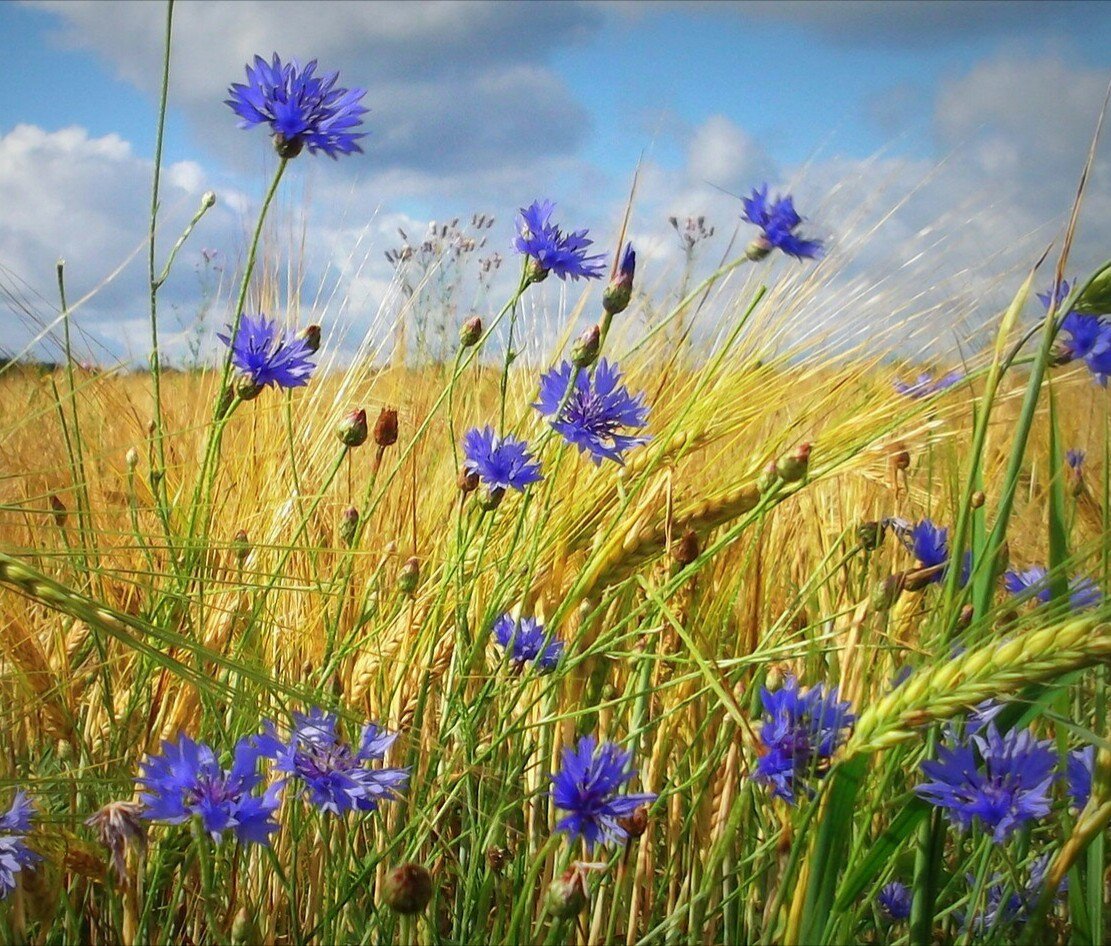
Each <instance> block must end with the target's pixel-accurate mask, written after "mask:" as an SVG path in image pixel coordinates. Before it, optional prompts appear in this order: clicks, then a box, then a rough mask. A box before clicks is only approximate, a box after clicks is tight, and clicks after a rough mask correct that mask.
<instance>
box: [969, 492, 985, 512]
mask: <svg viewBox="0 0 1111 946" xmlns="http://www.w3.org/2000/svg"><path fill="white" fill-rule="evenodd" d="M986 501H987V497H986V496H985V495H984V491H983V490H982V489H978V490H976V492H974V493H973V494H972V498H971V501H970V504H971V506H972V508H973V509H979V508H981V507H982V506H983V505H984V503H985V502H986Z"/></svg>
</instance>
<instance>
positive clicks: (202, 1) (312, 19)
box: [39, 0, 601, 174]
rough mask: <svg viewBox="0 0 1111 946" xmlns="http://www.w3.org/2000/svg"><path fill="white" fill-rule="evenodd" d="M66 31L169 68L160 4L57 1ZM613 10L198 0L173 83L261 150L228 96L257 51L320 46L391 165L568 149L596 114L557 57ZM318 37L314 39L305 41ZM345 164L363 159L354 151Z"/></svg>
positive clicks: (499, 160)
mask: <svg viewBox="0 0 1111 946" xmlns="http://www.w3.org/2000/svg"><path fill="white" fill-rule="evenodd" d="M39 5H40V6H42V7H43V8H45V9H48V10H51V11H52V12H54V13H55V14H57V16H58V17H59V20H60V23H61V24H62V25H61V28H60V30H59V32H58V37H57V38H58V39H59V41H60V42H62V43H64V44H67V45H70V46H73V47H77V48H83V49H90V50H92V51H94V52H95V53H97V54H99V55H100V56H102V57H104V58H105V59H106V60H107V61H108V62H110V63H111V64H112V65H113V67H114V68H115V69H116V71H117V73H118V74H119V75H120V76H121V77H123V78H124V79H126V80H127V81H129V82H131V83H132V84H134V85H135V86H137V87H138V88H140V89H145V90H147V91H149V92H153V91H154V90H155V88H156V86H157V83H158V82H159V81H160V76H161V70H160V63H161V55H162V36H163V32H164V29H165V23H164V9H163V7H162V5H161V4H119V3H116V2H112V0H104V2H83V3H72V2H68V0H66V2H46V3H42V4H39ZM600 19H601V13H600V11H598V10H595V9H593V8H591V7H588V6H585V5H582V4H562V3H528V4H472V3H461V2H437V3H422V4H419V5H417V4H407V3H404V4H380V3H337V2H316V3H281V2H274V0H240V2H236V3H226V2H218V0H185V2H181V3H178V4H177V6H176V7H175V15H174V49H173V56H174V60H173V86H172V97H173V101H174V102H175V104H177V105H179V106H180V107H181V108H183V109H184V111H185V112H186V114H187V115H188V116H189V118H190V120H191V122H192V126H193V128H194V130H195V132H196V134H197V135H198V136H199V138H200V140H202V141H204V142H205V143H206V144H207V145H208V146H209V147H210V148H211V149H213V150H214V151H215V152H216V153H219V154H220V155H222V156H224V157H235V158H238V159H239V160H243V159H244V157H245V156H248V155H253V154H255V153H256V151H255V150H254V149H252V148H251V147H250V146H249V145H248V144H247V143H246V142H245V141H244V140H243V138H242V135H241V133H239V132H238V131H237V130H236V128H235V125H234V122H232V121H231V120H230V119H229V113H228V111H227V108H226V107H225V106H224V105H223V104H221V103H222V99H223V98H224V97H225V95H224V93H225V91H226V89H227V86H228V84H229V83H230V82H232V81H238V80H239V79H241V77H242V75H243V66H244V64H245V63H246V62H248V61H250V60H251V58H252V57H253V56H254V55H255V54H256V53H260V54H262V55H264V56H269V55H270V53H271V52H272V51H277V52H279V53H280V54H281V55H282V56H283V57H285V58H288V57H292V56H300V57H302V59H303V60H304V59H308V58H313V57H315V58H318V59H319V61H320V62H321V64H322V67H324V68H326V69H330V70H331V69H338V70H340V71H341V75H342V80H343V81H344V82H346V83H348V84H350V85H358V86H360V87H363V88H366V89H367V96H366V98H365V100H364V101H365V103H366V104H367V105H368V106H369V107H370V109H371V114H370V115H369V116H368V125H369V127H368V129H367V130H368V132H369V134H368V137H367V138H366V139H364V140H363V142H362V144H363V147H364V148H365V150H366V151H367V154H368V155H369V157H370V159H371V160H372V161H373V162H374V165H375V166H376V167H380V168H382V169H384V170H402V171H409V172H412V171H417V172H428V173H433V174H436V173H451V172H457V171H459V170H461V169H470V170H475V169H496V168H498V167H500V166H503V165H505V164H507V163H513V162H520V161H532V160H542V159H544V158H547V157H551V156H561V155H569V154H571V153H573V152H574V151H575V150H576V148H577V147H578V146H579V145H580V144H581V143H582V142H583V140H584V138H585V136H586V134H587V133H588V131H589V116H588V113H587V112H586V110H585V109H584V108H583V107H582V105H581V104H580V103H579V102H577V101H576V100H575V99H574V98H573V96H572V95H571V93H570V92H569V90H568V89H567V87H566V85H565V83H564V82H563V81H562V79H561V78H560V77H559V76H558V75H557V74H556V73H555V72H554V71H553V70H552V69H551V68H549V67H548V66H547V65H546V64H545V60H546V59H547V57H548V56H549V55H550V54H551V53H552V52H553V51H554V50H556V49H558V48H560V47H561V46H564V45H565V44H567V43H573V42H574V41H575V40H576V39H577V38H579V37H581V36H583V35H586V34H587V33H588V32H590V31H591V30H592V29H594V28H596V27H597V25H598V24H599V23H600ZM306 37H311V48H306ZM341 166H342V168H343V173H354V169H353V168H352V166H351V164H350V163H349V162H341Z"/></svg>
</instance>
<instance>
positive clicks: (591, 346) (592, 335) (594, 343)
mask: <svg viewBox="0 0 1111 946" xmlns="http://www.w3.org/2000/svg"><path fill="white" fill-rule="evenodd" d="M601 343H602V330H601V329H600V328H599V327H598V326H597V325H592V326H590V328H588V329H587V330H586V331H585V332H583V333H582V335H580V336H579V337H578V339H576V341H575V344H574V345H573V346H572V347H571V364H573V365H574V366H575V367H576V368H589V367H590V366H591V365H592V364H594V362H595V361H597V360H598V351H599V349H600V348H601Z"/></svg>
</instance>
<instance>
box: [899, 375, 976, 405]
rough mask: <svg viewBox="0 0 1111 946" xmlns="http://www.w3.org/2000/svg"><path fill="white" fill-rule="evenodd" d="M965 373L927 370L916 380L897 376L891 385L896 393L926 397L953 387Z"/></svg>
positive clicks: (912, 396)
mask: <svg viewBox="0 0 1111 946" xmlns="http://www.w3.org/2000/svg"><path fill="white" fill-rule="evenodd" d="M963 377H964V375H963V374H962V373H961V372H960V371H950V372H949V373H948V374H946V375H939V376H938V377H936V378H935V377H934V376H933V375H930V374H927V373H925V372H923V373H921V374H919V375H918V377H917V378H915V379H914V381H903V380H901V379H899V378H896V379H895V380H894V381H892V382H891V386H892V387H893V388H894V389H895V391H896V393H898V394H902V395H904V396H905V397H911V398H916V399H917V398H926V397H930V396H931V395H934V394H938V393H939V392H941V391H945V390H947V389H948V388H951V387H952V386H953V385H954V384H957V383H958V382H959V381H960V380H961V378H963Z"/></svg>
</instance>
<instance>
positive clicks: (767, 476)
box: [756, 460, 779, 493]
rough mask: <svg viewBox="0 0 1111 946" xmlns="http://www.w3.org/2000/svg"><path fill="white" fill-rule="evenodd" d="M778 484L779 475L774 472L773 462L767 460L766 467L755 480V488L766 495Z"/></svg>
mask: <svg viewBox="0 0 1111 946" xmlns="http://www.w3.org/2000/svg"><path fill="white" fill-rule="evenodd" d="M777 482H779V474H778V473H777V472H776V468H775V460H769V461H768V465H767V466H766V467H764V470H763V472H762V473H761V474H760V475H759V476H758V477H757V478H756V488H757V489H758V490H760V492H761V493H766V492H768V491H769V490H771V489H772V487H774V486H775V484H776V483H777Z"/></svg>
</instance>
